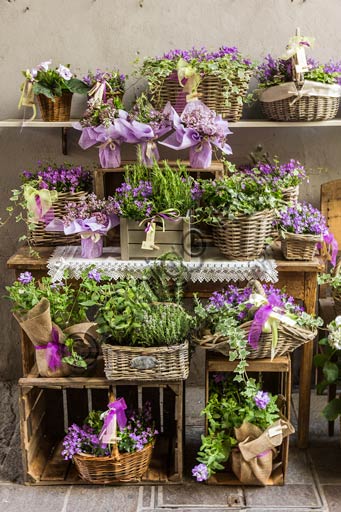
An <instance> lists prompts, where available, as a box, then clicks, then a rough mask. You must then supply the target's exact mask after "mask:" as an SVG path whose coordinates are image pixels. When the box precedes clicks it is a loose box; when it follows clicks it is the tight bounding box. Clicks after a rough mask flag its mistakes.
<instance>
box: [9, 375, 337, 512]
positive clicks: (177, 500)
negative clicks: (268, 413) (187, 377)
mask: <svg viewBox="0 0 341 512" xmlns="http://www.w3.org/2000/svg"><path fill="white" fill-rule="evenodd" d="M1 403H2V408H1V411H0V425H1V427H0V448H1V453H2V454H3V456H2V459H0V479H1V481H0V512H21V511H25V512H222V511H232V510H233V511H247V512H275V511H276V512H341V447H340V429H339V425H338V424H336V429H335V436H334V437H333V438H328V436H327V434H326V432H327V425H326V422H325V421H324V420H323V418H322V417H321V413H320V411H321V410H322V408H323V406H324V404H325V403H326V397H325V396H316V395H315V394H314V393H313V394H312V415H311V443H310V448H309V450H307V451H300V450H298V449H297V448H296V447H295V439H292V443H291V444H292V446H291V448H290V456H289V468H288V473H287V480H286V485H285V486H284V487H266V488H252V487H244V488H242V487H223V486H207V485H203V484H202V485H199V484H195V483H193V481H192V480H191V478H190V475H189V474H187V475H186V477H185V482H184V484H182V485H178V484H177V485H168V486H155V487H153V486H125V487H104V486H103V487H98V486H97V487H94V486H72V487H67V486H55V487H54V486H49V487H45V486H42V487H37V486H36V487H26V486H23V485H21V484H20V483H12V482H10V481H9V480H10V479H11V480H13V479H17V480H18V481H19V482H20V478H21V471H20V467H21V466H20V465H21V461H20V450H19V449H18V443H19V438H18V433H17V430H16V429H15V428H14V429H13V426H14V425H15V424H16V421H15V415H16V406H15V403H16V392H15V387H13V386H10V385H9V383H2V384H1ZM187 404H188V405H187V408H186V423H187V426H186V435H187V443H186V444H187V446H188V448H187V451H186V454H185V465H186V466H187V467H188V468H190V467H191V466H192V465H193V463H194V458H195V452H196V449H197V447H198V444H199V443H200V435H201V433H202V426H203V423H202V421H203V420H202V418H200V417H199V416H198V414H197V413H196V411H197V410H198V409H200V408H201V407H202V405H203V389H201V388H194V387H193V388H191V387H188V388H187ZM295 405H296V406H297V395H294V406H295ZM5 419H7V421H5ZM8 419H10V421H8ZM10 424H11V425H12V428H10Z"/></svg>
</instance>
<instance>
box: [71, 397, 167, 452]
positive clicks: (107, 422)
mask: <svg viewBox="0 0 341 512" xmlns="http://www.w3.org/2000/svg"><path fill="white" fill-rule="evenodd" d="M114 406H115V409H116V411H117V425H118V429H117V438H116V439H110V436H112V437H113V434H114V432H113V426H112V425H111V423H112V420H113V413H112V411H113V407H114ZM126 409H127V406H126V403H125V401H124V399H123V398H120V399H118V400H116V401H115V402H112V403H111V404H109V410H108V411H106V412H101V411H91V412H90V414H89V415H88V417H87V418H86V419H85V421H84V425H83V426H82V427H79V426H78V425H76V424H75V423H74V424H72V425H71V426H70V427H69V429H68V433H67V434H66V436H65V437H64V441H63V450H62V456H63V457H64V458H65V459H66V460H72V459H73V458H74V456H75V455H86V454H88V455H94V456H95V457H103V456H109V455H110V454H111V445H112V443H113V442H115V443H117V447H118V450H119V452H120V453H133V452H136V451H140V450H143V448H144V447H145V446H147V445H149V444H151V443H153V442H154V441H155V437H156V435H157V434H158V431H157V430H156V429H155V427H154V423H153V421H152V407H151V403H150V402H145V404H144V406H143V408H142V410H141V411H140V412H136V411H130V412H129V411H128V414H126V412H125V411H126Z"/></svg>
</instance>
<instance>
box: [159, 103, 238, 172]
mask: <svg viewBox="0 0 341 512" xmlns="http://www.w3.org/2000/svg"><path fill="white" fill-rule="evenodd" d="M169 110H170V116H171V119H172V123H173V127H174V130H175V131H174V133H172V134H171V135H170V136H168V137H167V138H166V139H165V140H163V141H162V142H161V144H163V145H164V146H168V147H170V148H172V149H176V150H181V149H187V148H189V161H190V165H191V167H193V168H194V169H207V168H208V167H210V166H211V163H212V145H213V146H214V147H215V148H218V149H219V150H220V151H221V152H222V153H224V154H225V155H231V153H232V149H231V147H230V146H229V145H228V144H227V135H229V134H230V133H231V131H230V130H229V128H228V123H227V121H223V120H222V117H221V115H216V113H215V111H214V110H210V109H209V108H208V107H207V106H206V105H204V104H203V103H202V102H201V101H199V100H192V101H190V102H188V103H187V105H186V106H185V108H184V110H183V112H182V114H181V116H179V115H178V114H177V112H176V111H175V110H174V109H173V107H170V106H169Z"/></svg>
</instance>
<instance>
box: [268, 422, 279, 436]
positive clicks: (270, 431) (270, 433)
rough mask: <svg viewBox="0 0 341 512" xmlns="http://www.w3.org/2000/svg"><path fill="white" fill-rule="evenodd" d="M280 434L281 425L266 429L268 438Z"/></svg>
mask: <svg viewBox="0 0 341 512" xmlns="http://www.w3.org/2000/svg"><path fill="white" fill-rule="evenodd" d="M281 433H282V427H281V425H276V426H275V427H270V428H269V429H268V436H269V437H275V436H278V435H279V434H281Z"/></svg>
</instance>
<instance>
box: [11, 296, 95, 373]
mask: <svg viewBox="0 0 341 512" xmlns="http://www.w3.org/2000/svg"><path fill="white" fill-rule="evenodd" d="M14 317H15V318H16V320H17V321H18V322H19V325H20V327H21V328H22V329H23V331H24V332H25V333H26V334H27V336H28V338H29V339H30V341H31V342H32V343H33V345H34V346H35V347H36V362H37V367H38V371H39V375H40V376H41V377H67V376H69V375H71V374H75V373H76V374H77V373H78V374H79V373H84V372H85V370H84V369H77V368H75V367H74V366H71V365H69V364H67V363H63V362H61V365H60V366H59V367H58V368H56V369H51V368H50V367H49V354H48V348H47V349H45V350H44V349H43V348H42V347H44V346H45V345H46V346H47V345H48V344H49V343H51V342H52V341H53V337H52V329H55V331H56V332H57V333H58V342H59V344H60V345H64V342H65V339H66V336H67V337H73V338H74V339H76V340H77V341H78V342H79V341H81V340H82V338H84V340H89V332H90V339H91V340H92V342H91V344H92V346H93V344H94V341H93V340H95V341H96V339H97V334H96V333H95V332H94V331H95V325H96V324H94V323H93V322H84V323H83V324H77V325H73V326H71V327H69V328H67V329H66V330H65V334H64V333H63V332H62V330H61V329H60V328H59V327H58V326H57V325H56V324H54V323H53V322H52V320H51V313H50V303H49V301H48V300H47V299H45V298H44V299H41V301H39V302H38V304H36V305H35V306H34V307H33V308H32V309H30V310H29V311H28V312H27V313H25V314H18V313H14ZM87 343H89V342H88V341H87ZM61 352H62V351H61ZM89 353H90V354H91V363H92V365H93V360H94V359H96V358H97V355H98V351H97V353H95V354H94V349H93V347H92V351H89ZM85 359H87V358H85ZM87 362H88V361H87Z"/></svg>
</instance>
